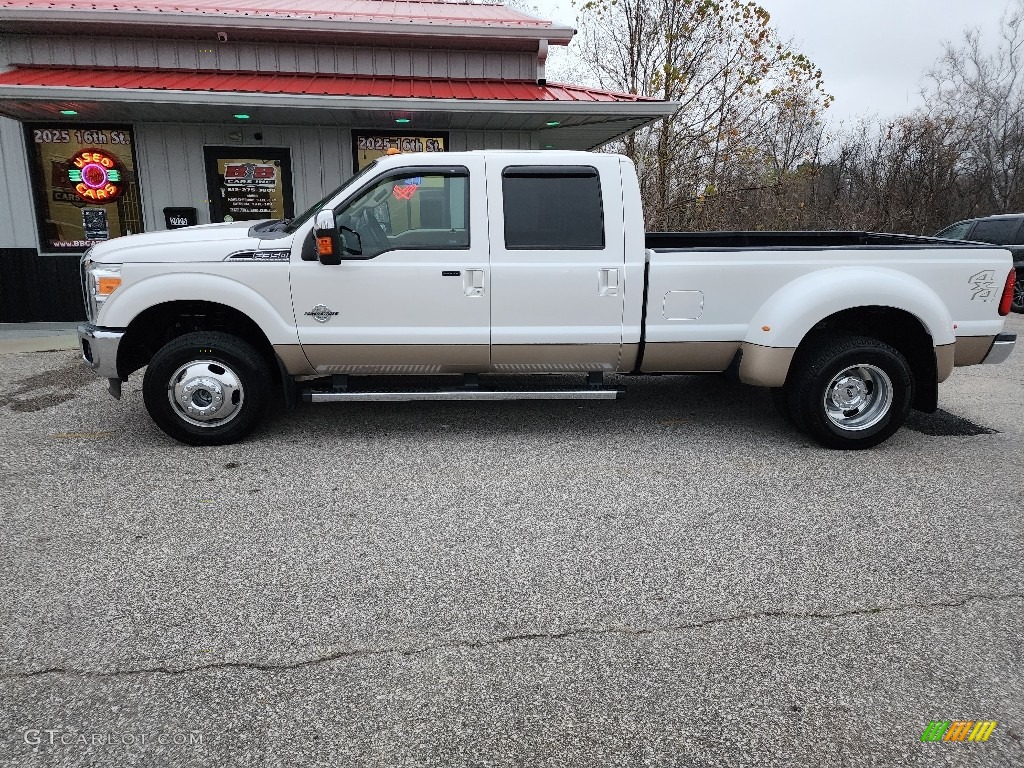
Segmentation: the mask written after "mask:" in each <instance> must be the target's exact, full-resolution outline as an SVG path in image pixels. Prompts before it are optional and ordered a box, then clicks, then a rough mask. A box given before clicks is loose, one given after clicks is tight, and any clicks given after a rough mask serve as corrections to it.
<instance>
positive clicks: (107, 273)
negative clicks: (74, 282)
mask: <svg viewBox="0 0 1024 768" xmlns="http://www.w3.org/2000/svg"><path fill="white" fill-rule="evenodd" d="M83 268H84V270H85V296H86V300H87V301H88V303H89V319H90V320H95V319H96V316H97V315H99V313H100V309H101V308H102V307H103V302H105V301H106V300H107V299H109V298H110V295H111V294H112V293H113V292H114V291H116V290H117V289H118V288H119V287H120V285H121V265H120V264H92V263H90V262H88V261H86V262H84V263H83Z"/></svg>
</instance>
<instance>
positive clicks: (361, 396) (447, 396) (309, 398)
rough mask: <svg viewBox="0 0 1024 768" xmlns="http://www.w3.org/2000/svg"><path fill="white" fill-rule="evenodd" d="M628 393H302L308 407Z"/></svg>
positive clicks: (599, 396) (615, 390)
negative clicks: (308, 404) (312, 404)
mask: <svg viewBox="0 0 1024 768" xmlns="http://www.w3.org/2000/svg"><path fill="white" fill-rule="evenodd" d="M625 392H626V388H625V387H602V388H599V389H598V388H591V389H533V390H522V391H515V390H507V391H500V390H487V389H436V390H414V391H410V392H349V391H341V392H338V391H335V392H320V391H314V390H309V389H307V390H306V391H305V392H303V393H302V399H303V400H304V401H305V402H307V403H339V402H355V403H366V402H393V403H404V402H410V401H413V400H617V399H618V398H620V397H622V395H623V394H625Z"/></svg>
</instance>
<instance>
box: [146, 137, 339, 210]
mask: <svg viewBox="0 0 1024 768" xmlns="http://www.w3.org/2000/svg"><path fill="white" fill-rule="evenodd" d="M240 130H243V129H240V128H239V126H237V125H202V124H184V125H182V124H169V123H147V124H140V125H136V126H135V142H136V153H137V156H138V159H139V179H140V183H141V185H142V198H143V209H144V212H145V222H146V229H147V230H153V229H162V228H163V226H164V215H163V209H164V208H165V207H172V206H195V207H196V208H197V209H198V213H199V222H200V223H201V224H206V223H209V221H210V211H209V205H208V198H207V187H206V169H205V167H204V161H203V150H202V148H203V147H204V146H231V145H237V146H239V147H258V146H263V147H286V148H288V149H289V150H291V161H292V187H293V192H294V196H295V210H296V212H301V211H303V210H305V209H306V208H308V207H309V206H310V205H312V204H313V203H315V202H316V201H317V200H319V199H320V198H322V197H323V196H324V195H325V194H326V193H327V192H328V191H330V190H331V189H333V188H334V187H336V186H337V185H338V184H339V183H340V181H341V179H343V178H347V177H348V176H350V175H351V174H352V171H351V167H352V151H351V136H350V133H349V130H348V129H347V128H340V127H337V126H297V127H295V126H292V127H285V126H259V127H256V128H250V127H249V126H246V127H245V129H244V136H243V141H241V142H239V141H237V140H232V139H231V135H232V134H237V133H238V132H239V131H240ZM255 132H259V133H262V134H263V140H262V141H255V140H253V138H252V135H253V133H255Z"/></svg>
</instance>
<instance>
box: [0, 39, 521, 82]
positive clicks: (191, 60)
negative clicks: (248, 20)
mask: <svg viewBox="0 0 1024 768" xmlns="http://www.w3.org/2000/svg"><path fill="white" fill-rule="evenodd" d="M5 61H6V62H7V63H9V64H42V65H51V66H52V65H57V66H60V65H64V66H67V65H71V66H80V67H82V66H105V67H169V68H175V69H214V70H215V69H223V70H235V71H239V70H241V71H262V72H315V73H324V74H358V75H377V76H380V77H390V76H393V75H394V76H398V77H443V78H456V79H458V78H502V79H506V80H534V79H536V78H537V67H538V62H537V54H536V53H529V52H526V53H524V52H515V51H458V50H453V51H445V50H430V49H412V48H397V49H392V48H368V47H358V46H338V45H294V44H289V43H218V42H209V41H196V40H180V41H175V40H155V39H149V38H138V39H135V38H102V37H100V38H88V37H83V38H74V37H66V36H57V35H53V36H42V35H3V36H0V63H3V62H5Z"/></svg>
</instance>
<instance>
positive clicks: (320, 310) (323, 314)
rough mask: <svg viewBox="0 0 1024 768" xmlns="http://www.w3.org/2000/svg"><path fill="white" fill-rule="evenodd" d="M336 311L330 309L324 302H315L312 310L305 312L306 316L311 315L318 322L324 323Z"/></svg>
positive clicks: (335, 313) (333, 315)
mask: <svg viewBox="0 0 1024 768" xmlns="http://www.w3.org/2000/svg"><path fill="white" fill-rule="evenodd" d="M337 314H338V313H337V312H333V311H331V308H330V307H328V306H327V305H326V304H317V305H316V306H315V307H313V309H312V310H310V311H309V312H307V313H306V317H312V318H313V319H314V320H316V321H317V322H318V323H326V322H327V321H329V320H330V319H331V318H332V317H335V316H336V315H337Z"/></svg>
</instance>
